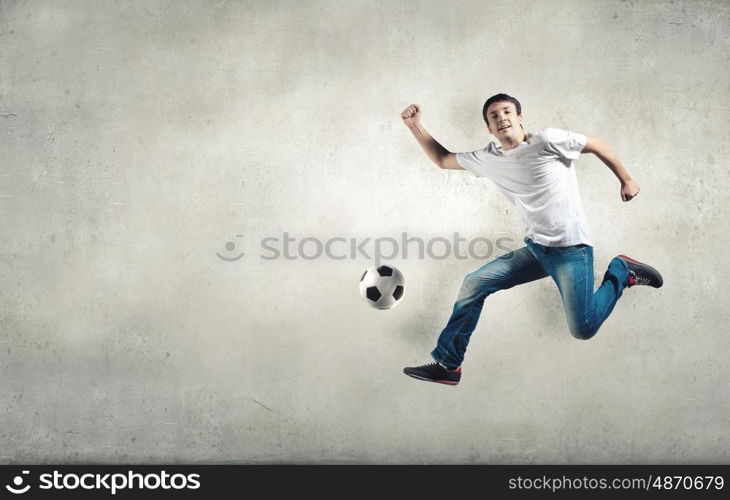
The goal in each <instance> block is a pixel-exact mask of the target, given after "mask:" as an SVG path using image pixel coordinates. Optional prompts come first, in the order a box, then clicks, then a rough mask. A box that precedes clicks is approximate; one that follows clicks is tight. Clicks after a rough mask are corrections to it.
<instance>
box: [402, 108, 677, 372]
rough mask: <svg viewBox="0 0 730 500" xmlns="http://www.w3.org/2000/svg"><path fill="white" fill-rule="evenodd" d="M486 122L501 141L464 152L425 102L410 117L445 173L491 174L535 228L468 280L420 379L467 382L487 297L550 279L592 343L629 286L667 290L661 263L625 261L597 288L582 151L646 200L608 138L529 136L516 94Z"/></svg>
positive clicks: (489, 111)
mask: <svg viewBox="0 0 730 500" xmlns="http://www.w3.org/2000/svg"><path fill="white" fill-rule="evenodd" d="M482 115H483V116H484V121H485V122H486V123H487V130H488V131H489V133H491V134H493V135H494V136H495V137H496V138H497V139H498V141H499V144H497V143H495V142H491V143H490V144H489V145H488V146H487V147H485V148H483V149H480V150H477V151H473V152H471V153H457V154H455V153H452V152H450V151H448V150H446V149H445V148H444V147H443V146H442V145H441V144H439V143H438V142H437V141H436V140H435V139H434V138H433V137H431V135H430V134H429V133H428V132H427V131H426V129H425V128H424V127H423V125H421V122H420V118H421V109H420V107H419V106H418V105H416V104H412V105H410V106H408V107H407V108H406V109H405V110H403V112H402V113H401V118H402V119H403V123H405V125H406V126H407V127H408V128H409V129H410V130H411V132H412V133H413V135H414V136H415V138H416V139H417V140H418V143H419V144H420V145H421V147H422V148H423V150H424V151H425V152H426V154H427V155H428V157H429V158H430V159H431V160H432V161H433V162H434V163H435V164H436V165H437V166H438V167H439V168H444V169H452V170H469V171H471V172H472V173H473V174H475V175H476V176H479V177H482V176H483V177H488V178H489V179H491V180H492V181H494V183H495V184H496V185H497V187H499V189H500V190H501V191H502V193H504V195H505V196H506V197H507V199H508V200H509V201H510V202H511V203H512V204H514V205H515V206H517V207H518V209H519V211H520V212H521V213H522V215H523V218H524V220H525V224H526V226H527V229H526V235H525V239H524V241H525V244H526V246H525V247H522V248H520V249H519V250H516V251H514V252H510V253H508V254H505V255H502V256H501V257H498V258H497V259H495V260H493V261H491V262H489V263H487V264H486V265H484V266H483V267H481V268H480V269H477V270H476V271H474V272H473V273H471V274H468V275H467V276H466V278H465V279H464V283H463V285H462V287H461V290H460V292H459V296H458V298H457V300H456V304H455V305H454V309H453V312H452V314H451V318H450V319H449V321H448V323H447V325H446V327H445V328H444V330H443V331H442V332H441V335H440V336H439V338H438V342H437V344H436V348H435V349H434V350H433V352H432V353H431V356H432V357H433V358H434V360H435V361H436V362H435V363H430V364H426V365H422V366H415V367H406V368H404V370H403V371H404V373H405V374H406V375H409V376H411V377H414V378H417V379H420V380H427V381H431V382H438V383H442V384H448V385H457V384H458V383H459V380H460V379H461V363H462V361H463V360H464V354H465V352H466V347H467V345H468V343H469V338H470V337H471V334H472V332H473V331H474V329H475V328H476V324H477V321H478V319H479V315H480V313H481V311H482V305H483V303H484V299H485V298H486V297H487V296H489V295H491V294H493V293H495V292H497V291H499V290H506V289H508V288H512V287H513V286H515V285H520V284H522V283H528V282H530V281H534V280H537V279H541V278H545V277H547V276H550V277H551V278H552V279H553V280H554V281H555V283H556V285H557V286H558V290H559V292H560V295H561V297H562V299H563V305H564V306H565V313H566V317H567V320H568V328H569V329H570V332H571V334H572V335H573V336H574V337H576V338H579V339H584V340H587V339H590V338H591V337H593V336H594V335H595V334H596V332H597V331H598V329H599V328H600V326H601V324H602V323H603V322H604V321H605V320H606V319H607V318H608V316H609V315H610V314H611V311H612V310H613V307H614V306H615V305H616V302H617V301H618V299H619V298H620V297H621V294H622V293H623V290H624V289H625V288H627V287H631V286H634V285H648V286H651V287H654V288H659V287H661V286H662V284H663V279H662V277H661V275H660V274H659V273H658V272H657V271H656V270H655V269H654V268H652V267H651V266H648V265H646V264H643V263H641V262H639V261H637V260H635V259H632V258H630V257H628V256H626V255H619V256H617V257H615V258H614V259H613V260H612V261H611V262H610V263H609V265H608V270H607V271H606V273H605V275H604V277H603V282H602V284H601V286H600V287H599V288H598V289H597V290H596V291H595V292H594V290H593V246H592V241H591V231H590V228H589V226H588V222H587V220H586V217H585V215H584V212H583V206H582V204H581V200H580V194H579V192H578V182H577V179H576V175H575V168H574V167H573V161H574V160H577V159H578V157H579V156H580V154H581V153H593V154H594V155H596V156H597V157H598V158H600V159H601V161H603V163H605V164H606V165H607V166H608V168H610V169H611V171H612V172H613V173H614V174H615V175H616V177H617V178H618V179H619V181H620V182H621V199H622V200H623V201H625V202H627V201H630V200H632V199H633V198H635V197H636V196H637V195H638V194H639V185H638V184H637V183H636V181H634V180H633V179H632V178H631V176H629V173H628V172H627V171H626V169H625V168H624V166H623V165H622V164H621V161H620V160H619V159H618V157H617V156H616V155H615V154H614V152H613V151H612V150H611V148H610V147H609V146H608V145H607V144H606V143H605V142H604V141H602V140H600V139H598V138H596V137H587V136H585V135H583V134H578V133H573V132H568V131H565V130H558V129H552V128H548V129H545V130H541V131H539V132H537V133H535V134H526V133H525V131H524V128H523V117H522V107H521V105H520V102H519V101H518V100H517V99H515V98H514V97H511V96H509V95H507V94H497V95H495V96H492V97H490V98H489V99H488V100H487V102H486V103H485V104H484V108H483V109H482Z"/></svg>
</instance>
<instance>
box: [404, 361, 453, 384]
mask: <svg viewBox="0 0 730 500" xmlns="http://www.w3.org/2000/svg"><path fill="white" fill-rule="evenodd" d="M403 373H405V374H406V375H408V376H409V377H413V378H417V379H418V380H425V381H427V382H437V383H439V384H446V385H457V384H458V383H459V380H461V367H459V368H456V369H455V370H447V369H446V368H445V367H444V366H443V365H441V364H440V363H430V364H427V365H421V366H407V367H405V368H403Z"/></svg>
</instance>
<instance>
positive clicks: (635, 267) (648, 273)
mask: <svg viewBox="0 0 730 500" xmlns="http://www.w3.org/2000/svg"><path fill="white" fill-rule="evenodd" d="M618 258H619V259H621V260H623V261H624V262H626V264H628V266H629V285H628V286H629V287H632V286H634V285H647V286H651V287H654V288H661V286H662V285H663V284H664V280H663V279H662V275H661V274H659V271H657V270H656V269H654V268H653V267H651V266H649V265H646V264H644V263H643V262H639V261H638V260H635V259H632V258H631V257H629V256H627V255H619V256H618Z"/></svg>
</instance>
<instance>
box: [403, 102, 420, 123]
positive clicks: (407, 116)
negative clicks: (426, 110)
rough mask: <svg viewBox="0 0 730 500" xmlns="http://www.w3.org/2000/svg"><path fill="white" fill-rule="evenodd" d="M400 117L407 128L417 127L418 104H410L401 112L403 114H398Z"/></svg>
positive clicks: (418, 119) (418, 116)
mask: <svg viewBox="0 0 730 500" xmlns="http://www.w3.org/2000/svg"><path fill="white" fill-rule="evenodd" d="M400 117H401V118H402V119H403V123H405V124H406V125H408V126H409V127H413V126H415V125H418V122H419V121H420V119H421V108H420V107H419V106H418V104H411V105H410V106H408V107H407V108H406V109H404V110H403V112H402V113H401V114H400Z"/></svg>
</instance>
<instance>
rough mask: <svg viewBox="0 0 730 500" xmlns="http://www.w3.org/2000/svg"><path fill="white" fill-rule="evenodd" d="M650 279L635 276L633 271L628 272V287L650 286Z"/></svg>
mask: <svg viewBox="0 0 730 500" xmlns="http://www.w3.org/2000/svg"><path fill="white" fill-rule="evenodd" d="M650 284H651V278H648V277H646V276H642V275H637V274H636V273H635V272H634V271H629V286H634V285H650Z"/></svg>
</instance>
